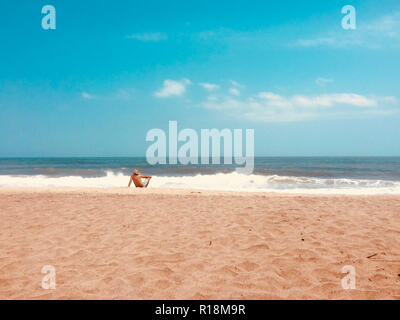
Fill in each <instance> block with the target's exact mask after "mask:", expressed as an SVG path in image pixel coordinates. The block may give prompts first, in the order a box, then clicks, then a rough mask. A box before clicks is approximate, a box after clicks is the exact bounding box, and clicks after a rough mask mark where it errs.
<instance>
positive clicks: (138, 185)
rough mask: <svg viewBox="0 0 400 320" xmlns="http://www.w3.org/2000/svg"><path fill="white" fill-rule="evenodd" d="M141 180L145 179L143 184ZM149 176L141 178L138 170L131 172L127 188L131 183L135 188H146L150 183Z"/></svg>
mask: <svg viewBox="0 0 400 320" xmlns="http://www.w3.org/2000/svg"><path fill="white" fill-rule="evenodd" d="M142 179H145V182H144V183H143V181H142ZM150 179H151V176H142V175H141V174H140V172H139V170H137V169H135V170H133V174H132V175H131V179H130V180H129V184H128V188H129V187H130V186H131V184H132V181H133V183H134V184H135V186H136V188H147V186H148V185H149V183H150Z"/></svg>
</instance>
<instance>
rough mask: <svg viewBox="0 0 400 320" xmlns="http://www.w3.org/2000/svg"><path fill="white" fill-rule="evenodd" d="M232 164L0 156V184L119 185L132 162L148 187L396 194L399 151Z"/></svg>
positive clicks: (399, 177) (126, 177)
mask: <svg viewBox="0 0 400 320" xmlns="http://www.w3.org/2000/svg"><path fill="white" fill-rule="evenodd" d="M254 165H255V168H254V172H253V173H252V174H249V175H246V174H239V173H236V172H235V168H236V165H224V164H221V165H212V164H210V165H149V164H148V163H147V162H146V159H145V158H144V157H111V158H0V187H21V186H24V187H51V186H57V187H100V188H104V187H124V186H127V184H128V182H129V176H130V174H131V172H132V170H133V169H134V168H137V169H139V170H140V171H141V172H142V174H144V175H152V176H153V179H152V180H151V183H150V187H159V188H198V189H215V190H235V191H267V192H271V191H272V192H273V191H276V192H289V193H322V194H326V193H329V194H400V157H255V159H254Z"/></svg>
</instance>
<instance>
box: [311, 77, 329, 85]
mask: <svg viewBox="0 0 400 320" xmlns="http://www.w3.org/2000/svg"><path fill="white" fill-rule="evenodd" d="M331 82H333V79H329V78H322V77H320V78H317V79H315V83H316V84H317V85H319V86H321V87H324V86H325V85H326V84H328V83H331Z"/></svg>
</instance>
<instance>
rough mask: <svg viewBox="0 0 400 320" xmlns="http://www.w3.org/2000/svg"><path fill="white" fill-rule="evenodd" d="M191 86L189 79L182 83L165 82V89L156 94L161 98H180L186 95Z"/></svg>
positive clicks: (168, 80)
mask: <svg viewBox="0 0 400 320" xmlns="http://www.w3.org/2000/svg"><path fill="white" fill-rule="evenodd" d="M190 84H191V81H190V80H189V79H183V80H181V81H175V80H170V79H167V80H164V82H163V87H162V88H161V89H160V90H159V91H157V92H156V93H155V96H156V97H159V98H166V97H170V96H180V95H182V94H184V93H185V91H186V87H187V86H188V85H190Z"/></svg>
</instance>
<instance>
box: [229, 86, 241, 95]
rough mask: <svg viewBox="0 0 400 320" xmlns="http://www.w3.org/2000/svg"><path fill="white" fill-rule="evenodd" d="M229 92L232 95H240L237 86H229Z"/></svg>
mask: <svg viewBox="0 0 400 320" xmlns="http://www.w3.org/2000/svg"><path fill="white" fill-rule="evenodd" d="M229 93H230V94H231V95H233V96H240V91H239V89H238V88H230V89H229Z"/></svg>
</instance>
